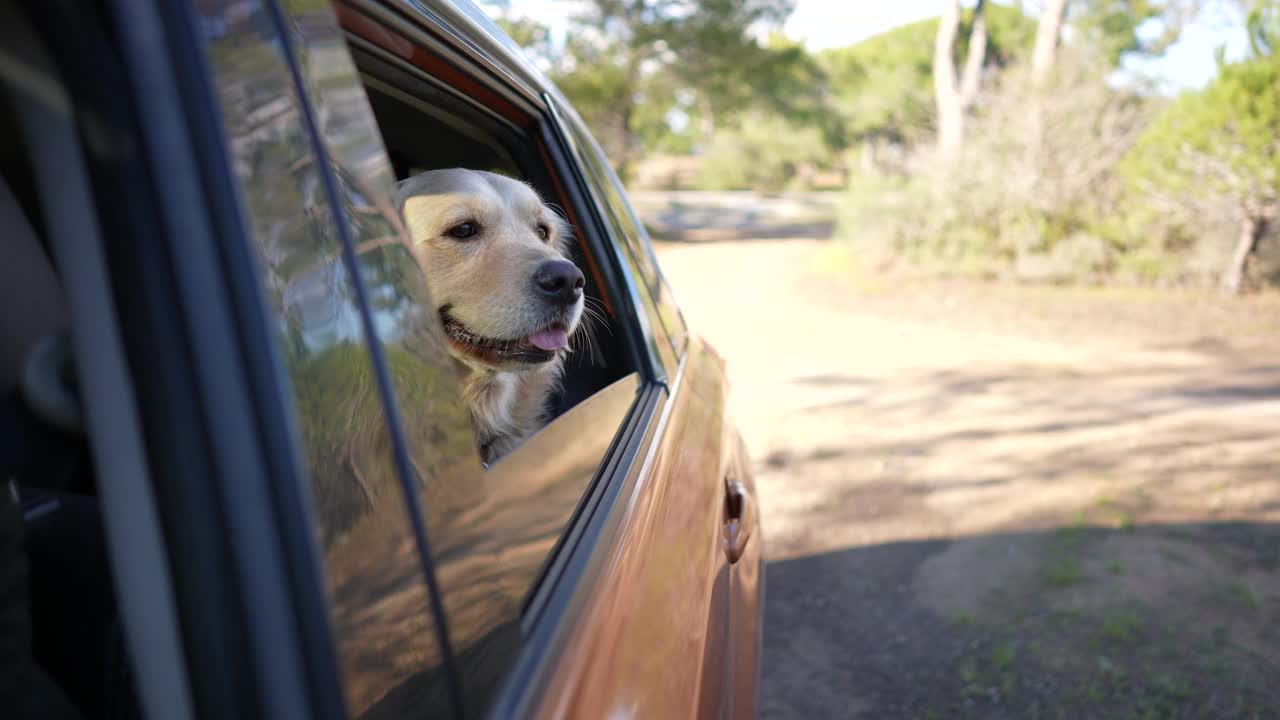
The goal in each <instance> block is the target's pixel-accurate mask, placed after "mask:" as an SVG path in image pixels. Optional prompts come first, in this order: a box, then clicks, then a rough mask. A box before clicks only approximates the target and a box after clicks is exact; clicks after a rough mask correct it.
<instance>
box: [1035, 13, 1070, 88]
mask: <svg viewBox="0 0 1280 720" xmlns="http://www.w3.org/2000/svg"><path fill="white" fill-rule="evenodd" d="M1066 12H1067V0H1044V7H1043V8H1042V9H1041V10H1040V23H1039V24H1038V25H1037V26H1036V48H1035V51H1034V53H1032V55H1031V78H1032V80H1034V81H1035V82H1036V83H1037V84H1040V83H1043V82H1044V81H1045V80H1046V79H1048V77H1049V73H1050V72H1052V71H1053V64H1054V61H1055V60H1056V59H1057V57H1058V38H1059V36H1061V34H1062V19H1063V16H1064V15H1066Z"/></svg>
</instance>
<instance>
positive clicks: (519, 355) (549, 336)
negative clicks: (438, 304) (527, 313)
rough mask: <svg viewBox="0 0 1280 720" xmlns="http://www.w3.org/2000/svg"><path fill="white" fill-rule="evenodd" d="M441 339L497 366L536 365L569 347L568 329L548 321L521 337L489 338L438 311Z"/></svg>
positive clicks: (465, 352)
mask: <svg viewBox="0 0 1280 720" xmlns="http://www.w3.org/2000/svg"><path fill="white" fill-rule="evenodd" d="M440 320H441V321H442V322H443V323H444V334H445V338H446V339H448V341H449V344H450V345H451V346H453V347H454V348H455V349H457V350H458V351H460V352H462V353H464V354H466V355H469V356H471V357H473V358H475V359H477V360H480V361H481V362H485V363H488V364H491V365H497V364H500V363H507V362H519V363H529V364H537V363H544V362H548V361H550V360H551V359H552V358H554V357H555V356H556V353H557V352H559V351H561V350H564V349H566V348H568V347H569V328H568V326H567V325H565V324H564V323H562V322H558V321H557V322H552V323H549V324H548V325H547V326H546V327H544V328H542V329H541V330H538V331H537V332H534V333H530V334H529V335H527V336H525V337H522V338H505V339H504V338H492V337H485V336H483V335H479V334H477V333H474V332H472V331H471V330H470V329H468V328H467V326H466V325H463V324H462V322H461V321H459V320H458V319H456V318H454V317H453V316H451V315H450V314H449V311H448V308H442V309H441V310H440Z"/></svg>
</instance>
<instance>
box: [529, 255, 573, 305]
mask: <svg viewBox="0 0 1280 720" xmlns="http://www.w3.org/2000/svg"><path fill="white" fill-rule="evenodd" d="M533 284H534V285H535V286H537V288H538V291H539V292H541V293H542V294H543V295H545V296H546V297H547V299H549V300H555V301H558V302H560V303H561V304H564V305H568V304H570V303H573V302H576V301H577V300H578V297H579V296H580V295H582V286H583V285H585V284H586V280H585V279H583V277H582V271H581V270H579V269H578V266H577V265H574V264H573V263H571V262H569V261H567V260H548V261H546V262H544V263H542V264H541V265H539V266H538V270H537V272H535V273H534V274H533Z"/></svg>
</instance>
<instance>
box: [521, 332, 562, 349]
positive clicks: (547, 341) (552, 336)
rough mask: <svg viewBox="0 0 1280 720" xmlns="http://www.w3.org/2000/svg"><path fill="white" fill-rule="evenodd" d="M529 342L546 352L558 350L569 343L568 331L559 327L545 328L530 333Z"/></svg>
mask: <svg viewBox="0 0 1280 720" xmlns="http://www.w3.org/2000/svg"><path fill="white" fill-rule="evenodd" d="M529 342H530V343H531V344H533V345H534V346H535V347H538V348H539V349H542V350H546V351H548V352H550V351H551V350H559V349H560V348H562V347H564V346H566V345H568V344H569V333H567V332H565V331H564V330H561V329H559V328H547V329H546V330H539V331H538V332H536V333H534V334H532V335H530V336H529Z"/></svg>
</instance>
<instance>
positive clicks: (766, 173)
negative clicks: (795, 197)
mask: <svg viewBox="0 0 1280 720" xmlns="http://www.w3.org/2000/svg"><path fill="white" fill-rule="evenodd" d="M829 160H830V154H829V152H828V151H827V148H826V145H825V143H824V142H823V138H822V134H821V132H819V131H818V129H817V128H814V127H804V126H800V125H796V124H793V123H790V122H788V121H786V120H785V119H783V118H781V117H778V116H756V115H753V116H748V117H746V118H744V119H743V122H742V123H741V124H740V125H739V126H738V127H735V128H732V129H724V130H719V131H717V132H716V134H715V135H714V136H713V137H712V141H711V145H710V147H709V148H708V149H707V151H706V154H705V155H704V158H703V164H702V173H701V177H700V178H699V181H700V184H701V185H702V186H703V187H704V188H708V189H716V190H751V189H754V190H764V191H779V190H784V189H787V188H789V187H794V186H796V185H798V184H800V183H801V182H802V178H803V172H804V171H805V170H806V169H817V168H819V167H821V166H823V165H824V163H828V162H829Z"/></svg>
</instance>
